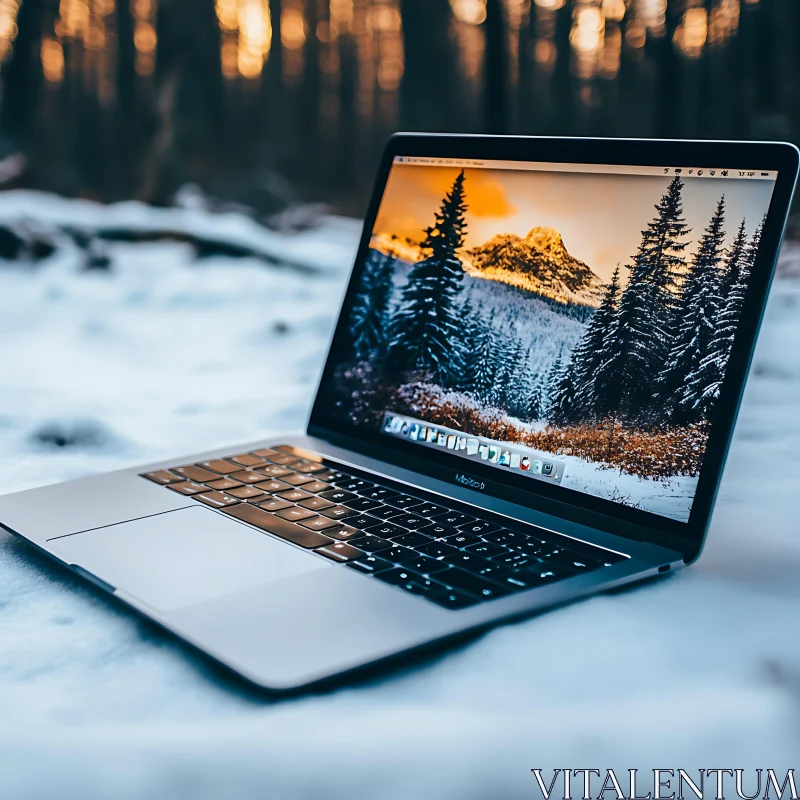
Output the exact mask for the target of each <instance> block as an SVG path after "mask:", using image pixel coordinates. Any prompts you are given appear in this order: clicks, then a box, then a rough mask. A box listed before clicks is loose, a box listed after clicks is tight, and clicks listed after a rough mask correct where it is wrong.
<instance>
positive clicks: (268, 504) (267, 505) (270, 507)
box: [258, 497, 292, 511]
mask: <svg viewBox="0 0 800 800" xmlns="http://www.w3.org/2000/svg"><path fill="white" fill-rule="evenodd" d="M258 507H259V508H263V509H264V510H265V511H281V510H282V509H284V508H291V507H292V504H291V503H290V502H289V501H288V500H281V499H280V497H273V498H272V499H271V500H266V501H265V502H263V503H258Z"/></svg>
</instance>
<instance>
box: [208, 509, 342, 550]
mask: <svg viewBox="0 0 800 800" xmlns="http://www.w3.org/2000/svg"><path fill="white" fill-rule="evenodd" d="M223 513H225V514H230V515H231V516H232V517H236V518H237V519H240V520H242V521H243V522H247V523H249V524H250V525H254V526H255V527H256V528H260V529H261V530H264V531H267V533H272V534H274V535H275V536H278V537H279V538H281V539H285V540H286V541H287V542H292V543H293V544H296V545H299V546H300V547H305V548H306V549H309V550H310V549H312V548H315V547H324V546H325V545H326V544H331V543H332V542H333V539H331V538H330V537H328V536H323V535H322V534H321V533H316V532H314V531H310V530H306V529H305V528H301V527H300V526H299V525H295V524H294V523H293V522H289V521H288V520H285V519H280V518H278V517H276V516H275V515H274V514H269V513H268V512H266V511H262V510H261V509H260V508H257V507H256V506H253V505H250V504H249V503H238V504H237V505H235V506H229V507H228V508H225V509H223Z"/></svg>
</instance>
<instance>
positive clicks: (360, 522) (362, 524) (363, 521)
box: [347, 514, 378, 529]
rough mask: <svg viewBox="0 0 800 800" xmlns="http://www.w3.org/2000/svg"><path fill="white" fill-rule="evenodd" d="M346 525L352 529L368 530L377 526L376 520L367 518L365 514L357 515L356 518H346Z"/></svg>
mask: <svg viewBox="0 0 800 800" xmlns="http://www.w3.org/2000/svg"><path fill="white" fill-rule="evenodd" d="M347 524H348V525H350V526H352V527H353V528H359V529H362V528H370V527H372V526H373V525H377V524H378V520H377V519H375V517H368V516H367V515H366V514H359V515H358V516H357V517H348V518H347Z"/></svg>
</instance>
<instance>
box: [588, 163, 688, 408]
mask: <svg viewBox="0 0 800 800" xmlns="http://www.w3.org/2000/svg"><path fill="white" fill-rule="evenodd" d="M682 190H683V182H682V181H681V179H680V178H678V177H676V178H674V179H673V180H672V181H671V182H670V184H669V186H668V188H667V191H666V193H665V194H664V195H663V196H662V197H661V200H660V201H659V203H658V204H657V205H656V206H655V209H656V212H657V213H656V216H655V217H654V219H653V220H652V221H651V222H650V223H649V225H648V226H647V228H646V229H645V230H644V231H642V241H641V244H640V245H639V249H638V250H637V252H636V255H635V256H634V257H633V266H632V268H631V275H630V278H629V280H628V285H627V286H626V287H625V290H624V291H623V292H622V296H621V298H620V301H619V308H618V310H617V314H616V318H615V320H614V324H613V325H610V326H609V328H610V330H609V332H608V334H607V335H606V337H605V341H604V344H603V348H604V351H605V354H606V357H605V360H604V361H603V362H602V364H601V366H600V367H599V368H598V378H597V380H596V384H598V385H602V391H601V390H599V389H596V394H597V395H598V396H599V395H600V394H602V402H599V400H598V406H597V410H600V409H602V411H603V413H604V414H609V415H611V416H613V417H617V416H621V417H623V418H626V419H628V420H639V419H642V418H643V417H644V416H645V414H646V413H647V412H648V410H651V407H652V404H653V401H654V398H655V396H656V387H657V382H658V377H659V374H660V372H661V370H662V369H663V365H664V362H665V360H666V356H667V352H668V347H669V340H670V336H671V333H672V328H673V324H674V317H675V308H674V303H675V297H674V287H675V285H676V279H677V276H678V274H679V273H680V271H681V270H682V269H683V268H684V266H685V259H684V256H683V251H684V250H685V249H686V247H687V246H688V244H689V242H688V241H686V240H685V237H686V236H687V235H688V233H689V229H688V227H687V226H686V223H685V222H684V217H683V201H682V195H681V193H682Z"/></svg>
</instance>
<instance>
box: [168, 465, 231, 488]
mask: <svg viewBox="0 0 800 800" xmlns="http://www.w3.org/2000/svg"><path fill="white" fill-rule="evenodd" d="M170 469H171V470H172V471H173V472H177V473H178V475H183V477H184V478H186V479H187V480H190V481H197V482H198V483H203V482H204V481H213V480H216V479H217V478H219V473H218V472H212V471H211V470H210V469H203V467H196V466H194V464H187V465H186V466H185V467H170Z"/></svg>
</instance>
